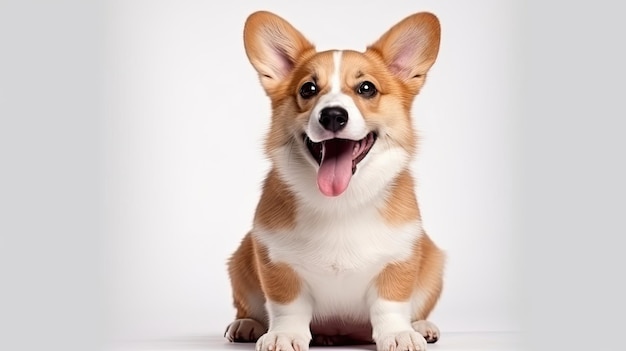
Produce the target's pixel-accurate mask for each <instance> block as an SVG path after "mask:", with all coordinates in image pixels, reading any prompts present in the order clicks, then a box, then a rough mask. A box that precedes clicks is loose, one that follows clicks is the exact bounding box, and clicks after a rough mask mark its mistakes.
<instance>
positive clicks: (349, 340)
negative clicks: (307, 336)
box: [311, 317, 372, 345]
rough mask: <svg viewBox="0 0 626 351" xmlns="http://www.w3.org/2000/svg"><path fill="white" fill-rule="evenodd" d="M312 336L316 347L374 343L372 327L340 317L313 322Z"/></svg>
mask: <svg viewBox="0 0 626 351" xmlns="http://www.w3.org/2000/svg"><path fill="white" fill-rule="evenodd" d="M311 334H312V336H313V344H314V345H351V344H366V343H371V342H372V326H371V325H370V324H369V322H368V323H356V322H353V321H350V320H344V319H341V318H340V317H337V318H330V319H327V320H324V321H316V320H313V322H312V323H311Z"/></svg>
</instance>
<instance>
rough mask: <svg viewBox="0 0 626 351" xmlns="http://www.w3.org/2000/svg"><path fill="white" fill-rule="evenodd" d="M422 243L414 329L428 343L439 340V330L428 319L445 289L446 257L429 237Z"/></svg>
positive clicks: (425, 237) (413, 322) (414, 299)
mask: <svg viewBox="0 0 626 351" xmlns="http://www.w3.org/2000/svg"><path fill="white" fill-rule="evenodd" d="M420 241H421V244H420V246H421V256H422V258H421V262H420V268H419V273H418V280H417V287H416V289H415V291H414V293H413V297H412V299H411V300H412V305H413V315H412V319H411V321H412V323H411V325H412V326H413V329H415V330H416V331H417V332H418V333H420V334H422V336H424V338H425V339H426V341H427V342H428V343H435V342H437V340H439V336H440V333H439V328H437V326H436V325H435V324H433V323H432V322H430V321H427V320H426V318H427V317H428V315H429V314H430V312H431V311H432V310H433V308H434V307H435V304H436V303H437V301H438V300H439V296H440V295H441V290H442V287H443V266H444V255H443V253H442V252H441V251H440V250H439V248H437V247H436V246H435V244H434V243H433V242H432V240H430V238H429V237H428V236H427V235H425V234H424V235H423V237H422V238H421V239H420Z"/></svg>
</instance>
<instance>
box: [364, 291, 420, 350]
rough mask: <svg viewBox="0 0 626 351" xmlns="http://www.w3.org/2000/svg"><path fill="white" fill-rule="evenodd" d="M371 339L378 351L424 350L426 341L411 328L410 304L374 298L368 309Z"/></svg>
mask: <svg viewBox="0 0 626 351" xmlns="http://www.w3.org/2000/svg"><path fill="white" fill-rule="evenodd" d="M370 321H371V323H372V337H373V338H374V341H375V342H376V349H377V350H378V351H392V350H416V351H423V350H426V340H425V339H424V337H423V336H422V334H420V333H418V332H416V331H415V330H414V329H413V327H412V326H411V322H410V321H411V302H410V301H409V300H406V301H393V300H389V299H385V298H383V297H380V296H378V297H376V298H375V299H374V302H373V303H372V304H371V307H370Z"/></svg>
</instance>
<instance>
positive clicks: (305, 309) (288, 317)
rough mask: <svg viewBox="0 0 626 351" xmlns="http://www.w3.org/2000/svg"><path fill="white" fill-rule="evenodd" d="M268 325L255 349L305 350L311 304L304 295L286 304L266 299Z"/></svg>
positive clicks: (308, 337) (308, 334) (308, 338)
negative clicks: (268, 317)
mask: <svg viewBox="0 0 626 351" xmlns="http://www.w3.org/2000/svg"><path fill="white" fill-rule="evenodd" d="M266 306H267V311H268V312H269V316H270V326H269V330H268V331H267V333H266V334H264V335H262V336H261V337H260V338H259V340H258V341H257V343H256V350H257V351H270V350H294V349H296V350H297V349H300V350H306V349H308V346H309V342H310V341H311V329H310V327H309V325H310V323H311V316H312V313H313V305H312V302H311V300H310V299H308V298H306V296H304V295H302V294H301V295H300V296H298V298H296V299H295V300H294V301H292V302H290V303H288V304H280V303H276V302H273V301H270V300H268V301H267V303H266Z"/></svg>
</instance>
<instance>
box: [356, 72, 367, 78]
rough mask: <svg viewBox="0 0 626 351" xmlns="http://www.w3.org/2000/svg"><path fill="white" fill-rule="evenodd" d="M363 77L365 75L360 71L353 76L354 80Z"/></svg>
mask: <svg viewBox="0 0 626 351" xmlns="http://www.w3.org/2000/svg"><path fill="white" fill-rule="evenodd" d="M364 75H365V73H363V72H361V71H358V72H356V76H355V78H361V77H363V76H364Z"/></svg>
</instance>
